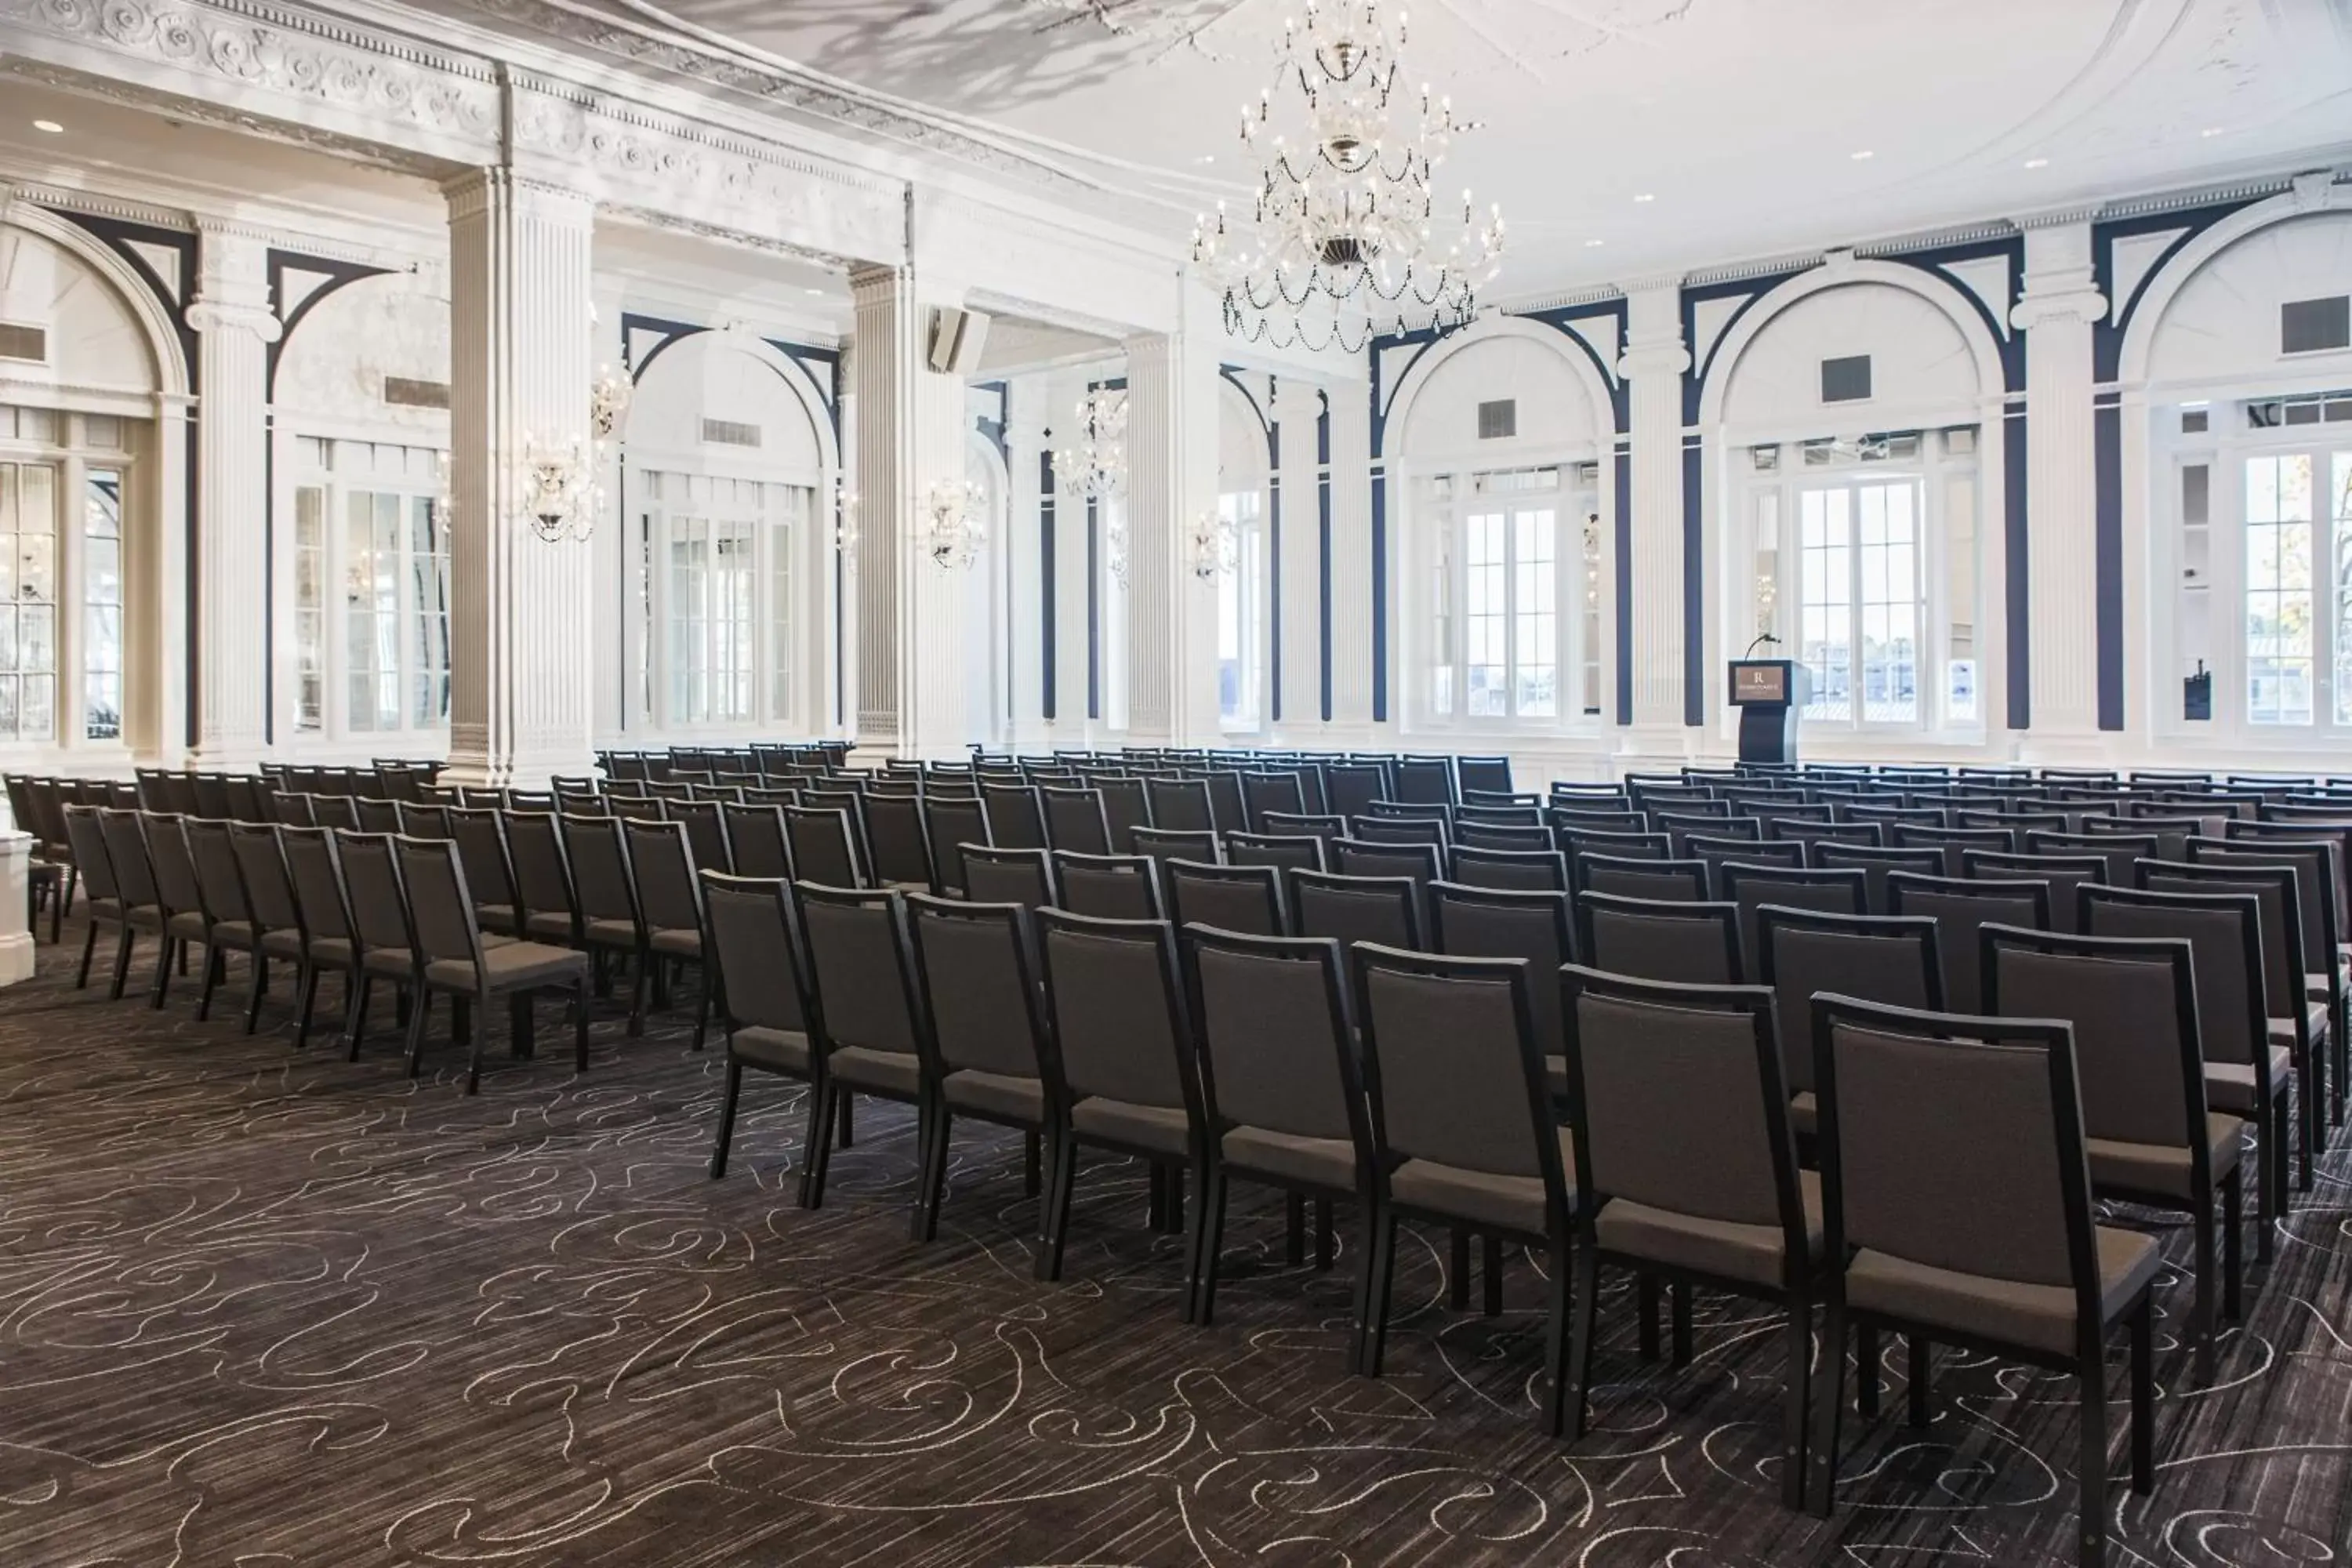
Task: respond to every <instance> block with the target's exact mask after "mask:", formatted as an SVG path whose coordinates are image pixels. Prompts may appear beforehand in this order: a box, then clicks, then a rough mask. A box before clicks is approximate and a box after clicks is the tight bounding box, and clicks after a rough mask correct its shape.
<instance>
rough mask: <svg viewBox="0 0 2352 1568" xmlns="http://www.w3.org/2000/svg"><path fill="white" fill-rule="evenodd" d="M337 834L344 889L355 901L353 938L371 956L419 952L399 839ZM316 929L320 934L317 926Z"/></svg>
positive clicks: (337, 858)
mask: <svg viewBox="0 0 2352 1568" xmlns="http://www.w3.org/2000/svg"><path fill="white" fill-rule="evenodd" d="M333 832H334V836H335V861H336V864H338V865H340V866H341V868H342V869H343V888H344V890H345V892H346V893H347V894H348V895H349V897H350V900H351V911H352V938H353V940H354V941H355V942H358V944H359V945H360V946H361V947H362V948H365V949H367V950H369V951H371V952H373V951H378V950H387V951H392V952H411V953H413V952H415V950H416V937H415V932H414V931H412V930H411V929H410V927H409V923H408V921H409V916H408V889H406V888H405V887H404V886H403V885H402V882H401V879H400V858H399V855H398V852H397V851H396V850H394V847H393V840H394V837H396V836H395V835H394V834H390V833H357V832H353V831H352V829H350V828H348V827H338V828H335V829H334V830H333ZM305 908H306V909H307V908H308V906H307V905H306V906H305ZM312 931H314V932H316V931H317V927H316V926H313V927H312Z"/></svg>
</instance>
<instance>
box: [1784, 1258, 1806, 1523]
mask: <svg viewBox="0 0 2352 1568" xmlns="http://www.w3.org/2000/svg"><path fill="white" fill-rule="evenodd" d="M1787 1338H1788V1348H1787V1352H1786V1354H1787V1357H1788V1370H1787V1372H1785V1373H1783V1374H1782V1384H1781V1389H1780V1405H1781V1426H1780V1506H1781V1507H1783V1508H1786V1509H1790V1510H1801V1509H1803V1507H1804V1506H1805V1427H1806V1420H1805V1417H1806V1415H1808V1414H1809V1412H1808V1411H1807V1410H1806V1407H1805V1406H1806V1400H1807V1396H1808V1395H1809V1394H1811V1391H1812V1386H1813V1368H1812V1351H1813V1303H1812V1300H1811V1297H1809V1296H1808V1295H1806V1293H1805V1292H1804V1291H1803V1290H1802V1289H1797V1290H1791V1291H1790V1292H1789V1325H1788V1332H1787Z"/></svg>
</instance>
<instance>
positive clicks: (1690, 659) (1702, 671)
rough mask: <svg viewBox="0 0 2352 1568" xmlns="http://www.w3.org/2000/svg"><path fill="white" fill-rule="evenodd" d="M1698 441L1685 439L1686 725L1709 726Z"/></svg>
mask: <svg viewBox="0 0 2352 1568" xmlns="http://www.w3.org/2000/svg"><path fill="white" fill-rule="evenodd" d="M1700 451H1701V448H1700V446H1699V438H1698V437H1696V436H1685V437H1683V722H1684V723H1685V724H1690V725H1698V724H1704V723H1706V609H1705V607H1704V605H1703V603H1702V601H1703V599H1704V598H1705V592H1704V590H1705V586H1706V562H1705V560H1703V559H1702V558H1701V554H1700V543H1699V540H1700V534H1701V531H1702V526H1703V523H1704V513H1703V512H1702V510H1701V509H1700V506H1699V493H1698V481H1699V471H1700V469H1701V468H1702V466H1703V465H1702V464H1701V462H1700Z"/></svg>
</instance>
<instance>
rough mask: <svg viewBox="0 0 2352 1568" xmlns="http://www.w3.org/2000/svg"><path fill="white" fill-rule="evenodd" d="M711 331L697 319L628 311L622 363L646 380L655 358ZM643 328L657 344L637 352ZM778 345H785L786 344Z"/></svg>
mask: <svg viewBox="0 0 2352 1568" xmlns="http://www.w3.org/2000/svg"><path fill="white" fill-rule="evenodd" d="M707 331H710V329H709V327H705V326H700V325H698V324H697V323H695V322H693V321H665V320H663V319H662V318H661V317H659V316H639V315H635V314H633V313H631V314H624V315H623V316H622V317H621V363H622V364H623V365H625V367H627V369H628V373H629V379H630V380H631V381H643V380H644V379H645V378H646V372H647V371H648V370H651V369H652V368H653V363H654V361H656V360H657V359H659V358H661V356H662V354H663V353H665V352H666V351H667V349H668V348H669V346H670V345H671V344H672V343H675V342H681V341H683V340H684V339H687V338H690V337H693V336H695V335H696V334H698V333H700V332H707ZM639 332H651V333H653V334H654V344H653V346H652V347H651V348H649V349H647V350H646V352H645V353H643V354H640V353H637V352H636V345H637V334H638V333H639ZM777 346H778V347H782V344H779V345H777ZM784 352H786V353H791V352H792V351H791V350H789V349H786V350H785V351H784Z"/></svg>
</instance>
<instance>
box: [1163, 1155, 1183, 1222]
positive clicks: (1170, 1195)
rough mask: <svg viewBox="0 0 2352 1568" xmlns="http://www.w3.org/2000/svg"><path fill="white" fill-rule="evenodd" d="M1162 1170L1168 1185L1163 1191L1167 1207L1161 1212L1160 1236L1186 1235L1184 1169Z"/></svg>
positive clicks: (1173, 1166) (1170, 1167)
mask: <svg viewBox="0 0 2352 1568" xmlns="http://www.w3.org/2000/svg"><path fill="white" fill-rule="evenodd" d="M1160 1169H1161V1171H1162V1172H1163V1173H1165V1180H1166V1182H1167V1185H1166V1187H1165V1188H1164V1189H1163V1196H1164V1200H1165V1203H1166V1206H1165V1207H1164V1208H1163V1209H1162V1210H1161V1211H1160V1235H1162V1236H1181V1235H1183V1234H1184V1167H1183V1166H1181V1165H1163V1166H1161V1167H1160Z"/></svg>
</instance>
